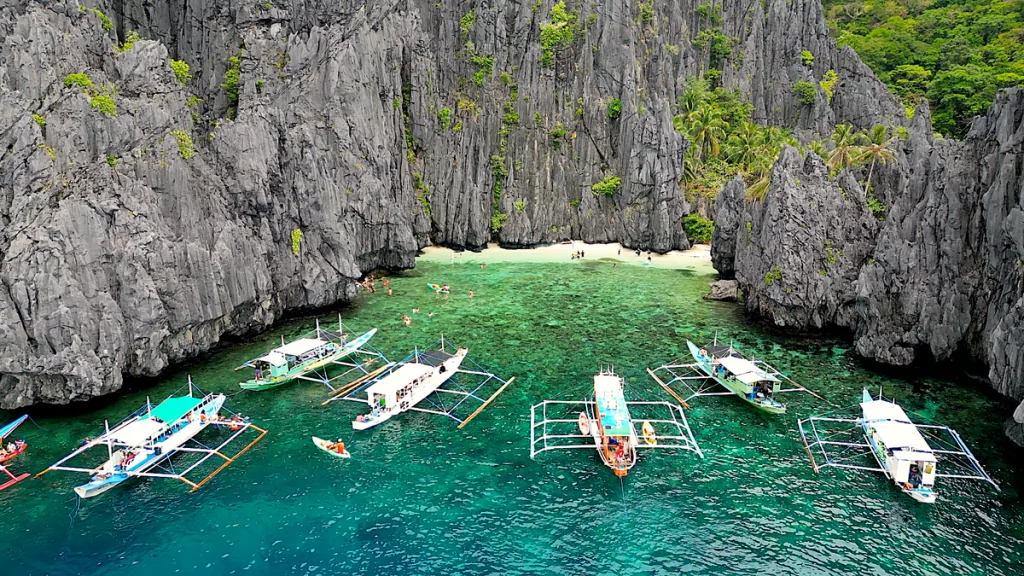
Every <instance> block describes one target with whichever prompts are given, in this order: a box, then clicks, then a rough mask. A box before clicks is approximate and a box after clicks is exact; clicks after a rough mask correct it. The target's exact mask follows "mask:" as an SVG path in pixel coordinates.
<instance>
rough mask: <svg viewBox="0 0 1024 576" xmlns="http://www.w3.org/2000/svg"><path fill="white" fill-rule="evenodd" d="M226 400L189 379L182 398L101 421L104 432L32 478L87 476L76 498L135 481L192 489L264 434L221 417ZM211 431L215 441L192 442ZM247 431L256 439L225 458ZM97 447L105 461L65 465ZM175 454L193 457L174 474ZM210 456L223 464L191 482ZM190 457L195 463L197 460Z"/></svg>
mask: <svg viewBox="0 0 1024 576" xmlns="http://www.w3.org/2000/svg"><path fill="white" fill-rule="evenodd" d="M196 392H198V395H196ZM225 399H226V397H225V395H224V394H204V393H203V392H202V391H201V390H199V389H198V388H197V387H195V386H193V384H192V379H191V378H189V381H188V393H187V394H185V395H182V396H173V395H172V396H170V397H169V398H167V399H166V400H164V401H163V402H161V403H160V404H158V405H156V406H153V405H152V404H151V403H150V402H149V400H148V399H147V400H146V404H145V405H144V406H142V407H141V408H140V409H138V410H136V411H135V412H134V413H133V414H131V415H130V416H128V417H127V418H126V419H124V420H123V421H121V422H120V423H118V424H117V425H115V426H114V427H111V426H110V425H109V424H108V423H104V432H103V434H101V435H100V436H98V437H97V438H95V439H92V440H89V441H87V442H86V443H85V444H84V445H83V446H81V447H80V448H78V449H77V450H75V451H74V452H72V453H71V454H69V455H68V456H65V457H64V458H62V459H61V460H59V461H58V462H57V463H56V464H54V465H52V466H50V467H49V468H47V469H46V470H43V471H42V472H40V473H39V474H37V475H36V477H39V476H41V475H43V474H45V473H46V472H49V471H50V470H63V471H67V472H84V473H86V474H89V482H87V483H86V484H82V485H81V486H77V487H76V488H75V494H77V495H78V496H79V497H80V498H92V497H94V496H99V495H100V494H103V493H104V492H106V491H108V490H110V489H111V488H114V487H115V486H117V485H119V484H121V483H122V482H124V481H126V480H128V479H130V478H135V477H144V478H171V479H174V480H180V481H182V482H184V483H185V484H188V485H189V486H191V487H192V490H193V491H195V490H197V489H198V488H199V487H200V486H202V485H203V484H205V483H206V482H207V481H209V480H210V479H211V478H213V477H214V476H215V475H216V474H218V473H219V472H220V471H221V470H223V469H224V468H225V467H227V466H228V465H229V464H231V463H232V462H234V461H235V460H236V459H237V458H238V457H239V456H241V455H242V453H244V452H245V451H246V450H248V449H249V448H251V447H252V446H253V445H254V444H255V443H256V442H258V441H259V440H260V439H261V438H263V435H264V434H266V430H263V429H261V428H258V427H256V426H254V425H253V424H251V423H249V422H248V421H246V420H244V419H242V418H241V417H239V416H237V415H235V416H233V417H231V418H226V417H224V416H223V415H222V414H221V412H222V411H223V410H225V409H224V401H225ZM210 427H213V428H215V429H221V433H220V434H219V436H220V437H219V438H217V437H216V436H215V437H214V440H218V441H219V443H218V442H213V441H211V440H205V441H203V442H200V441H198V440H196V436H198V435H199V434H200V433H201V432H203V431H204V430H207V429H208V428H210ZM250 428H251V429H252V430H254V431H256V432H258V433H259V435H258V436H257V437H256V438H255V439H254V440H252V441H251V442H249V444H247V445H246V446H245V447H244V448H242V449H241V450H239V451H238V452H237V453H235V455H234V456H231V457H228V456H226V455H225V450H224V449H225V447H227V446H228V445H229V444H230V443H231V442H233V441H234V440H235V439H236V438H238V437H239V436H241V435H242V434H244V433H245V432H246V431H247V430H249V429H250ZM225 436H226V438H225ZM100 446H102V447H106V449H107V450H106V452H107V454H106V460H105V461H104V462H102V463H101V464H99V465H98V466H90V467H84V466H70V465H66V463H67V462H69V461H71V460H72V459H76V458H78V457H79V456H81V455H83V454H84V453H86V452H88V451H89V450H91V449H93V448H96V447H100ZM211 446H214V447H211ZM178 454H183V455H191V456H193V458H192V460H193V461H191V462H185V463H183V464H184V465H182V463H179V466H178V470H180V471H177V470H175V467H174V465H173V464H172V463H171V459H172V457H174V456H175V455H178ZM213 456H218V457H220V458H222V459H223V460H224V462H223V463H222V464H221V465H220V467H218V468H217V469H216V470H214V471H213V472H212V473H211V474H209V475H208V476H206V477H205V478H203V479H202V480H201V481H199V482H193V481H191V480H189V479H188V478H187V475H188V474H189V473H191V472H192V471H193V470H195V469H196V468H197V467H198V466H200V465H201V464H203V463H204V462H205V461H206V460H207V459H209V458H211V457H213ZM195 457H198V459H197V460H196V459H195ZM86 458H88V456H86Z"/></svg>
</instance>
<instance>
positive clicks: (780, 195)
mask: <svg viewBox="0 0 1024 576" xmlns="http://www.w3.org/2000/svg"><path fill="white" fill-rule="evenodd" d="M909 134H910V137H909V138H908V139H907V141H906V142H903V143H901V145H900V146H899V150H898V161H897V162H896V163H895V164H892V165H890V166H888V167H886V168H884V169H883V170H882V173H881V174H880V177H879V178H878V180H877V181H876V182H875V189H874V193H875V195H876V196H878V197H879V198H882V199H883V200H886V201H887V202H886V204H887V209H886V210H885V212H884V214H882V215H881V217H882V218H883V220H882V221H879V220H878V219H877V218H876V215H874V214H872V213H871V212H870V211H869V210H868V209H867V208H866V206H865V203H864V200H865V196H864V192H863V190H862V189H861V185H860V184H859V183H858V181H857V178H860V179H861V180H863V178H864V175H863V174H862V172H863V170H858V173H857V174H856V175H854V174H851V173H849V172H843V173H841V174H840V175H839V177H838V178H835V179H833V178H829V177H828V174H827V173H825V171H824V170H823V169H822V165H821V161H820V160H819V159H818V158H817V157H815V156H814V155H813V154H810V153H809V154H808V155H807V157H806V158H801V157H800V155H799V154H798V153H797V152H796V151H795V150H792V149H789V150H785V151H784V152H783V154H782V156H781V157H780V159H779V161H778V162H777V163H776V165H775V167H774V169H773V172H772V179H771V187H770V189H769V191H768V193H767V195H766V197H765V199H764V201H763V202H756V201H746V200H745V199H744V198H743V196H742V194H740V193H739V192H738V191H737V190H735V189H732V188H730V187H726V189H725V190H723V191H722V193H721V194H719V196H718V200H717V202H718V210H717V211H718V217H717V220H716V225H717V226H716V230H715V237H714V239H713V242H712V257H713V259H714V263H715V265H716V267H718V269H719V271H721V272H722V273H724V274H729V275H734V276H735V277H736V279H737V280H738V281H739V282H740V287H741V289H742V290H743V292H744V294H745V296H746V303H747V307H748V308H749V309H750V310H751V311H753V312H756V313H758V314H761V315H764V316H766V317H768V318H770V319H772V320H773V321H774V322H775V323H776V324H778V325H780V326H789V327H795V328H798V329H806V328H821V327H824V326H829V325H832V326H841V327H844V328H848V329H850V330H851V331H852V332H853V335H854V339H855V344H856V348H857V352H858V353H859V354H861V355H863V356H866V357H868V358H872V359H874V360H877V361H879V362H883V363H886V364H894V365H907V364H910V363H912V362H915V361H918V360H925V361H930V360H939V361H941V360H948V359H950V358H953V357H954V355H956V354H960V355H962V356H966V357H969V358H972V359H973V360H974V361H976V362H979V363H981V364H984V365H986V366H988V367H989V372H988V377H989V380H990V381H991V382H992V385H993V387H994V388H995V389H996V390H997V391H998V392H999V393H1001V394H1004V395H1006V396H1009V397H1011V398H1014V399H1017V400H1021V399H1024V90H1022V89H1012V90H1009V91H1004V92H1001V93H1000V94H999V95H998V96H997V98H996V100H995V102H994V103H993V104H992V107H991V108H990V109H989V111H988V113H987V114H986V115H985V116H982V117H978V118H976V119H975V121H974V124H973V125H972V127H971V130H970V133H969V134H968V135H967V137H966V139H965V140H964V141H962V142H959V141H935V140H933V139H932V136H931V134H932V132H931V124H930V120H929V115H928V109H927V107H926V106H925V105H921V106H919V107H918V110H917V112H916V114H915V116H914V122H913V125H912V126H911V127H910V129H909ZM855 176H856V178H855ZM748 223H749V224H748ZM830 251H831V252H830ZM776 268H777V269H778V271H779V274H777V275H776V274H774V270H776ZM769 280H771V281H769ZM1016 418H1017V422H1024V404H1022V408H1020V409H1018V410H1017V412H1016ZM1011 428H1012V427H1011ZM1011 436H1015V437H1019V438H1024V434H1022V433H1021V432H1020V431H1019V430H1018V431H1012V432H1011Z"/></svg>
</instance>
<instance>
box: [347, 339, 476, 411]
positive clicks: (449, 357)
mask: <svg viewBox="0 0 1024 576" xmlns="http://www.w3.org/2000/svg"><path fill="white" fill-rule="evenodd" d="M467 352H468V350H466V349H465V348H459V349H458V350H456V351H455V353H454V354H449V353H448V352H445V351H444V350H431V351H429V352H422V353H420V352H418V353H416V354H414V355H413V359H412V360H410V361H407V362H402V363H399V364H397V365H396V366H395V367H394V368H393V369H392V370H391V371H390V373H389V374H387V375H386V376H384V377H382V378H380V379H379V380H377V381H376V382H374V383H373V384H371V385H370V386H369V387H367V388H366V403H367V404H368V405H369V407H370V412H369V413H368V414H363V415H360V416H357V417H356V419H355V420H353V421H352V428H354V429H355V430H366V429H368V428H372V427H374V426H376V425H378V424H382V423H384V422H387V421H388V420H390V419H391V418H392V417H394V416H395V415H397V414H401V413H402V412H407V411H409V410H412V409H414V408H415V406H416V405H417V404H419V403H420V402H421V401H423V399H425V398H426V397H427V396H430V394H432V393H433V392H435V391H437V390H438V389H439V388H440V387H441V385H442V384H444V383H445V382H447V381H448V380H449V379H450V378H451V377H452V376H454V375H455V374H456V372H458V370H459V366H460V365H461V364H462V361H463V359H465V357H466V353H467Z"/></svg>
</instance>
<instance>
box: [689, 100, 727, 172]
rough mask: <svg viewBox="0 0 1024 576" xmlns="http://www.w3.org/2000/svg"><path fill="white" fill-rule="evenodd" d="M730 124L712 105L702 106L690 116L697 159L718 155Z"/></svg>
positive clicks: (690, 127) (692, 140) (691, 134)
mask: <svg viewBox="0 0 1024 576" xmlns="http://www.w3.org/2000/svg"><path fill="white" fill-rule="evenodd" d="M728 127H729V124H728V123H727V122H726V121H724V120H722V115H721V113H720V112H719V111H718V110H715V109H714V108H712V107H711V106H701V107H700V108H698V109H697V110H696V111H695V112H694V113H693V114H692V115H691V118H690V126H689V130H688V132H689V134H690V141H691V142H693V145H694V147H695V152H696V156H697V159H699V160H703V159H705V158H707V157H708V156H713V157H717V156H718V152H719V147H720V145H721V143H722V140H724V139H725V130H726V129H727V128H728Z"/></svg>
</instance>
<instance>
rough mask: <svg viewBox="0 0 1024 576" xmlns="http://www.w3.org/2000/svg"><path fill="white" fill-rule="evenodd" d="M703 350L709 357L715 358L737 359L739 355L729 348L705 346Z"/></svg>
mask: <svg viewBox="0 0 1024 576" xmlns="http://www.w3.org/2000/svg"><path fill="white" fill-rule="evenodd" d="M704 350H705V351H707V353H708V355H709V356H715V357H716V358H725V357H727V356H736V357H739V353H738V352H736V351H735V350H733V349H732V347H731V346H705V347H704Z"/></svg>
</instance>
